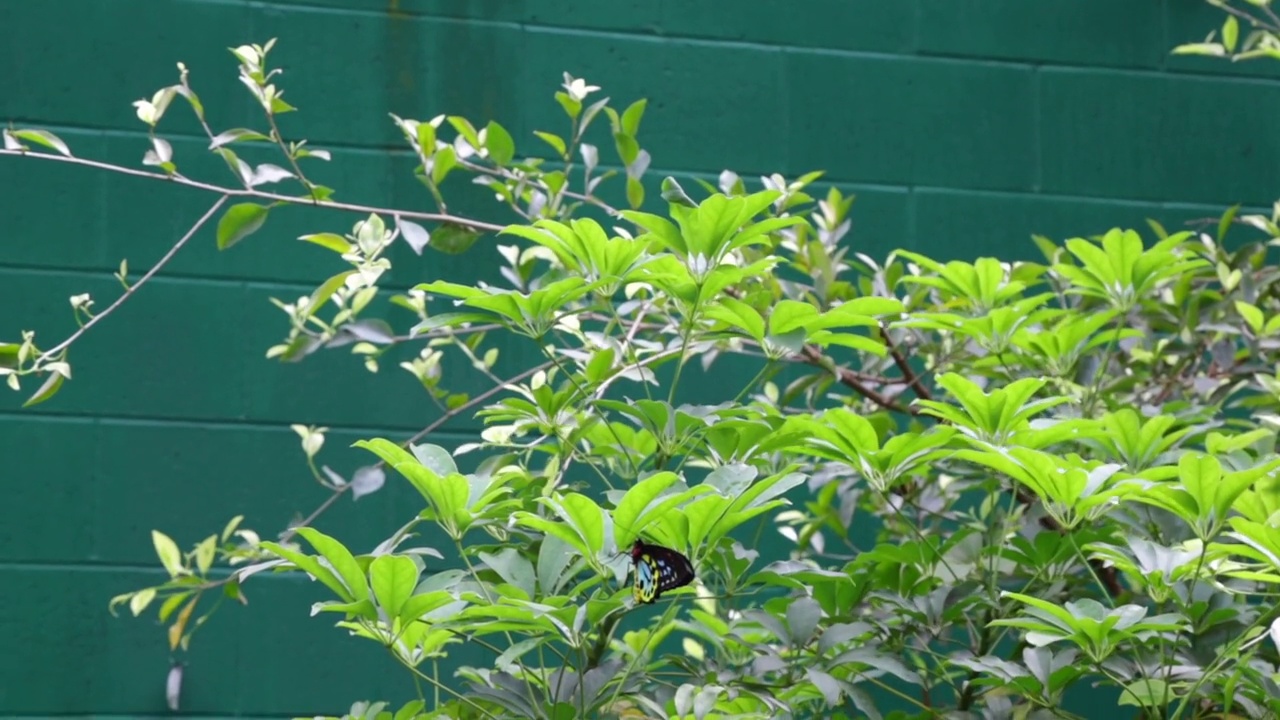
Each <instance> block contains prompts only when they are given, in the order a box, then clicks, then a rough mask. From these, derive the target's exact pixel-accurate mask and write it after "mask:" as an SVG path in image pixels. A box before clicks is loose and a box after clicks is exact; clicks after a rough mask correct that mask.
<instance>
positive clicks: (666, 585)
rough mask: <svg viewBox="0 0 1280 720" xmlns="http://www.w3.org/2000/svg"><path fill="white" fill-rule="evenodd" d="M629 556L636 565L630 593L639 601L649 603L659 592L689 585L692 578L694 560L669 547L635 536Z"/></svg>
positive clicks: (657, 596) (656, 597) (659, 594)
mask: <svg viewBox="0 0 1280 720" xmlns="http://www.w3.org/2000/svg"><path fill="white" fill-rule="evenodd" d="M631 559H632V561H633V562H634V563H635V567H636V569H635V573H636V578H635V586H634V588H633V590H632V594H633V595H634V596H635V599H636V602H639V603H652V602H653V601H655V600H657V599H658V598H659V597H661V596H662V593H664V592H666V591H668V590H672V589H674V588H678V587H682V586H684V585H688V584H689V583H690V582H692V581H693V578H694V572H693V563H691V562H689V558H687V557H685V556H684V555H683V554H681V553H679V552H677V551H675V550H672V549H671V548H666V547H662V546H661V545H650V544H648V543H645V542H642V541H640V540H636V542H635V545H633V546H632V547H631Z"/></svg>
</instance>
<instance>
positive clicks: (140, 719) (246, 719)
mask: <svg viewBox="0 0 1280 720" xmlns="http://www.w3.org/2000/svg"><path fill="white" fill-rule="evenodd" d="M180 716H182V717H204V719H209V720H292V719H293V717H297V714H296V712H294V714H285V715H236V714H228V712H212V711H192V710H183V711H182V715H180ZM51 717H58V719H63V717H65V719H67V720H74V719H76V717H83V719H86V720H172V719H173V717H174V715H172V714H170V715H157V714H155V712H152V711H147V712H131V714H128V715H122V714H119V712H44V714H40V715H0V720H49V719H51Z"/></svg>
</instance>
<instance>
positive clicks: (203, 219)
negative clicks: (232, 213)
mask: <svg viewBox="0 0 1280 720" xmlns="http://www.w3.org/2000/svg"><path fill="white" fill-rule="evenodd" d="M0 152H3V151H0ZM59 157H60V156H59ZM226 202H227V196H226V195H223V196H222V197H220V198H218V200H217V201H216V202H214V203H213V205H212V206H210V208H209V209H208V210H206V211H205V213H204V215H201V216H200V219H199V220H196V221H195V224H193V225H192V226H191V227H190V228H188V229H187V232H186V234H184V235H183V236H182V237H181V238H180V239H179V240H178V242H176V243H174V244H173V247H171V248H169V251H168V252H166V253H165V254H164V256H163V257H161V258H160V259H159V260H158V261H156V264H155V265H152V266H151V269H150V270H148V271H147V272H146V274H145V275H143V276H142V277H141V278H139V279H138V282H136V283H134V284H132V285H130V286H129V288H128V289H127V290H125V291H124V294H122V295H121V296H120V297H118V298H116V300H115V302H113V303H111V305H109V306H108V307H107V309H106V310H103V311H102V312H100V313H98V314H97V315H94V316H93V317H91V318H89V321H88V322H86V323H85V324H84V325H81V326H80V328H79V329H78V330H76V331H75V332H74V333H71V335H70V336H68V337H67V339H66V340H63V341H62V342H60V343H58V344H57V345H55V346H53V348H51V349H49V350H46V351H45V352H43V353H41V354H40V359H41V360H47V359H49V358H52V357H54V356H56V355H57V354H58V353H60V352H62V351H63V350H66V349H67V348H68V347H70V346H71V344H72V343H74V342H75V341H76V340H79V339H80V337H81V336H82V335H84V334H85V333H87V332H89V328H91V327H93V326H94V325H97V324H98V323H99V322H101V321H102V320H104V319H105V318H107V317H108V316H109V315H111V313H113V312H115V311H116V309H117V308H119V307H120V306H121V305H123V304H124V303H125V301H126V300H128V299H129V298H130V297H132V296H133V294H134V293H135V292H137V291H138V288H140V287H142V286H143V285H145V284H147V282H148V281H150V280H151V278H153V277H155V275H156V273H158V272H160V271H161V270H163V269H164V266H166V265H168V264H169V262H170V261H171V260H173V258H174V256H176V255H177V254H178V251H180V250H182V248H183V247H185V246H186V244H187V242H189V241H190V240H191V238H192V237H194V236H195V234H196V233H197V232H198V231H199V230H200V228H202V227H204V225H205V223H207V222H209V219H210V218H212V217H213V215H214V213H216V212H218V209H219V208H221V207H222V206H223V204H225V203H226Z"/></svg>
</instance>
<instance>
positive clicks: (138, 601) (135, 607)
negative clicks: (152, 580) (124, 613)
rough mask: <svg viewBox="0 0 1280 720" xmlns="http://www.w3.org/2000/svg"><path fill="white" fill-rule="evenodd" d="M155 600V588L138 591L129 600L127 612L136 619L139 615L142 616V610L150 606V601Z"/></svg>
mask: <svg viewBox="0 0 1280 720" xmlns="http://www.w3.org/2000/svg"><path fill="white" fill-rule="evenodd" d="M155 599H156V589H155V588H145V589H142V590H139V591H138V592H136V593H134V594H133V597H131V598H129V612H131V613H133V616H134V617H138V616H139V615H141V614H142V611H143V610H146V609H147V606H148V605H150V604H151V601H152V600H155Z"/></svg>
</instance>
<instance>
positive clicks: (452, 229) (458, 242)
mask: <svg viewBox="0 0 1280 720" xmlns="http://www.w3.org/2000/svg"><path fill="white" fill-rule="evenodd" d="M482 234H483V233H480V232H477V231H475V230H472V229H471V228H469V227H466V226H463V225H455V224H453V223H445V224H444V225H441V226H439V227H437V228H436V229H435V232H433V233H431V236H430V241H429V242H428V245H430V246H431V247H432V248H433V249H435V250H439V251H440V252H442V253H444V254H446V255H460V254H462V253H464V252H466V251H467V250H469V249H470V248H471V246H472V245H475V244H476V240H479V239H480V236H481V235H482Z"/></svg>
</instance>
